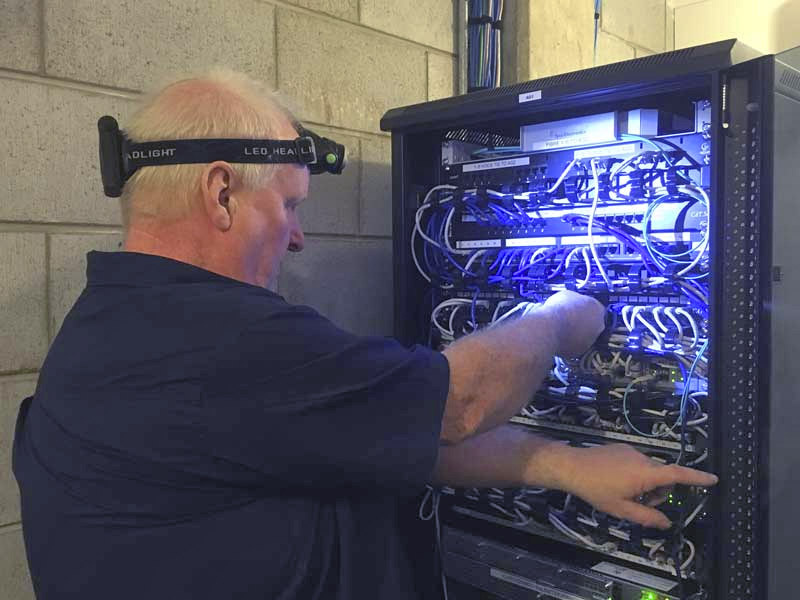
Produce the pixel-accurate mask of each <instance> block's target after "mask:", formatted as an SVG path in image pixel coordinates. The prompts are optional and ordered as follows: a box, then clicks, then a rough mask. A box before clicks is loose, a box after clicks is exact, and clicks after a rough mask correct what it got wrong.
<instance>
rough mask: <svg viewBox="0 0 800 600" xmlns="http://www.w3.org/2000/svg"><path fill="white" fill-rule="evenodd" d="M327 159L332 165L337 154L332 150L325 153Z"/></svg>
mask: <svg viewBox="0 0 800 600" xmlns="http://www.w3.org/2000/svg"><path fill="white" fill-rule="evenodd" d="M325 160H326V161H327V162H328V164H329V165H332V164H333V163H335V162H336V155H335V154H333V153H332V152H329V153H328V154H326V155H325Z"/></svg>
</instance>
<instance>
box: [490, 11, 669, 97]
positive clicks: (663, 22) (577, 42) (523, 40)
mask: <svg viewBox="0 0 800 600" xmlns="http://www.w3.org/2000/svg"><path fill="white" fill-rule="evenodd" d="M512 14H514V19H515V23H514V27H513V28H512V30H513V31H514V33H515V39H514V40H511V43H512V44H513V46H509V45H508V44H506V43H504V49H505V50H506V55H507V57H508V61H507V62H506V61H505V60H504V69H506V73H505V75H504V76H503V81H504V82H505V83H513V82H517V81H527V80H530V79H537V78H539V77H547V76H550V75H557V74H559V73H567V72H570V71H577V70H580V69H586V68H589V67H591V66H593V65H598V66H599V65H604V64H609V63H614V62H620V61H623V60H630V59H632V58H638V57H640V56H647V55H648V54H654V53H658V52H664V51H666V50H671V49H672V48H673V47H674V36H673V35H672V19H673V12H672V10H671V7H670V6H668V4H667V0H603V3H602V10H601V18H600V23H599V31H598V36H597V51H596V55H595V49H594V2H593V1H592V0H519V2H517V3H516V5H515V7H514V11H513V13H512Z"/></svg>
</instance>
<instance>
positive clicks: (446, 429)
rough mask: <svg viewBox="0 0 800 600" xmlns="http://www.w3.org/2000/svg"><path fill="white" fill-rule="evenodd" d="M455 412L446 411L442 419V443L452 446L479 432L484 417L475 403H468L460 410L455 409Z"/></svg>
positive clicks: (440, 437)
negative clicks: (448, 412)
mask: <svg viewBox="0 0 800 600" xmlns="http://www.w3.org/2000/svg"><path fill="white" fill-rule="evenodd" d="M453 413H454V414H447V411H445V416H444V419H442V432H441V434H440V435H439V440H440V441H441V443H442V444H444V445H447V446H451V445H454V444H460V443H461V442H463V441H465V440H467V439H469V438H471V437H472V436H473V435H475V434H476V433H478V432H479V431H480V429H481V425H482V424H483V418H482V416H481V414H480V411H479V410H476V407H475V405H474V403H473V404H472V405H466V406H464V407H462V408H460V409H459V410H455V411H453Z"/></svg>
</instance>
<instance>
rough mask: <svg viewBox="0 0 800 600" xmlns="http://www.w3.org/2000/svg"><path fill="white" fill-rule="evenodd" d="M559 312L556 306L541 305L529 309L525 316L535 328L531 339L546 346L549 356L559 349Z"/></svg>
mask: <svg viewBox="0 0 800 600" xmlns="http://www.w3.org/2000/svg"><path fill="white" fill-rule="evenodd" d="M559 312H560V311H559V309H558V307H555V306H546V305H541V306H537V307H536V308H534V309H533V310H531V311H530V312H529V313H528V315H526V317H525V318H526V319H529V322H530V323H531V324H532V325H533V326H534V327H535V328H536V337H535V338H533V339H536V343H537V345H538V346H539V347H542V348H546V349H547V352H548V353H549V354H550V355H551V356H556V355H558V354H559V351H560V349H561V336H560V335H559V332H560V328H559V327H558V323H559V322H560V321H561V319H560V318H559Z"/></svg>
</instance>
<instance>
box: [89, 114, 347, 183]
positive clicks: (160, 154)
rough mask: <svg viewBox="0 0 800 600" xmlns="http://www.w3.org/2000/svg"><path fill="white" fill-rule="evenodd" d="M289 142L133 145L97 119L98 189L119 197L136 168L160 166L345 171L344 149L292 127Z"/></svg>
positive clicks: (113, 125) (113, 124)
mask: <svg viewBox="0 0 800 600" xmlns="http://www.w3.org/2000/svg"><path fill="white" fill-rule="evenodd" d="M296 127H297V133H298V137H297V138H296V139H294V140H260V139H196V140H164V141H158V142H140V143H135V142H132V141H131V140H130V139H128V137H127V136H126V135H125V132H124V131H121V130H120V128H119V124H118V123H117V120H116V119H115V118H114V117H109V116H105V117H101V118H100V120H99V121H98V122H97V129H98V131H99V133H100V174H101V176H102V178H103V191H104V192H105V194H106V196H108V197H110V198H118V197H119V196H121V195H122V187H123V186H124V185H125V182H126V181H128V179H130V177H131V175H133V174H134V173H135V172H136V170H137V169H139V168H141V167H155V166H160V165H184V164H202V163H210V162H213V161H215V160H224V161H227V162H231V163H251V164H289V163H297V164H301V165H305V166H307V167H308V170H309V171H310V172H311V174H312V175H318V174H320V173H333V174H335V175H338V174H339V173H341V172H342V170H343V169H344V167H345V148H344V146H343V145H342V144H337V143H336V142H334V141H333V140H330V139H328V138H324V137H321V136H319V135H317V134H315V133H314V132H312V131H309V130H308V129H305V128H304V127H302V126H301V125H296Z"/></svg>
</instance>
